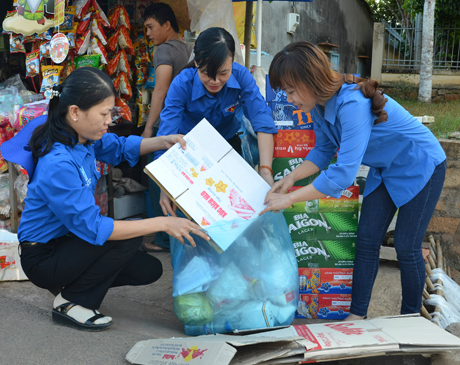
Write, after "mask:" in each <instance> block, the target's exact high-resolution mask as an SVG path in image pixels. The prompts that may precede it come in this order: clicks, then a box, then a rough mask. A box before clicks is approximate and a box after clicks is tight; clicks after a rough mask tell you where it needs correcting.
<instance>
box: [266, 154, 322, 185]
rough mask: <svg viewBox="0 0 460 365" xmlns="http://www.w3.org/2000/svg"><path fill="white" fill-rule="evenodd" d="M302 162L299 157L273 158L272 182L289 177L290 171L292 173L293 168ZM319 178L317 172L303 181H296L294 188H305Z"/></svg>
mask: <svg viewBox="0 0 460 365" xmlns="http://www.w3.org/2000/svg"><path fill="white" fill-rule="evenodd" d="M303 161H304V159H303V158H301V157H295V158H274V159H273V165H272V169H273V180H275V182H277V181H278V180H281V179H282V178H283V177H286V176H287V175H289V174H290V173H291V172H292V171H294V169H295V168H297V167H298V166H300V165H301V164H302V162H303ZM318 176H319V172H318V173H316V174H314V175H311V176H309V177H307V178H305V179H302V180H299V181H296V183H295V184H294V186H301V187H303V186H306V185H309V184H311V183H312V182H313V181H314V180H315V179H316V178H317V177H318Z"/></svg>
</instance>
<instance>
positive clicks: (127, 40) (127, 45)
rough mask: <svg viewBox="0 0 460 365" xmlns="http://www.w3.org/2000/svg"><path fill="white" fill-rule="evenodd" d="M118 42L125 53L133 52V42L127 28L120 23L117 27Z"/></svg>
mask: <svg viewBox="0 0 460 365" xmlns="http://www.w3.org/2000/svg"><path fill="white" fill-rule="evenodd" d="M118 32H119V35H118V44H119V45H120V48H121V49H124V50H125V51H126V52H127V53H129V54H131V55H133V54H134V47H133V42H132V41H131V37H130V36H129V31H128V29H127V28H126V27H125V26H124V25H122V26H121V27H120V28H118Z"/></svg>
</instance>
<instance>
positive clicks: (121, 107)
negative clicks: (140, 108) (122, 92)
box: [115, 98, 132, 122]
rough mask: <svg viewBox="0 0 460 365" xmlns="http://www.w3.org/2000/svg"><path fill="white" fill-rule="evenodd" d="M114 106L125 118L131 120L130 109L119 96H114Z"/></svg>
mask: <svg viewBox="0 0 460 365" xmlns="http://www.w3.org/2000/svg"><path fill="white" fill-rule="evenodd" d="M115 107H116V110H117V113H118V114H119V115H120V116H121V117H122V118H123V119H125V120H127V121H129V122H131V121H132V116H131V109H129V106H128V103H126V101H124V100H123V99H121V98H115Z"/></svg>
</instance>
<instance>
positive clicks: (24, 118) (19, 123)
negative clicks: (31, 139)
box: [14, 103, 47, 131]
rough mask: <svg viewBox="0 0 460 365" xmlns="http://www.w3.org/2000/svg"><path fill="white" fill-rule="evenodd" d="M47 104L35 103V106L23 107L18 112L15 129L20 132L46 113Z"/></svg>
mask: <svg viewBox="0 0 460 365" xmlns="http://www.w3.org/2000/svg"><path fill="white" fill-rule="evenodd" d="M46 109H47V103H39V104H36V103H34V104H33V105H27V106H22V107H20V108H19V109H18V111H17V112H16V120H15V121H14V129H15V130H17V131H20V130H21V129H22V128H23V127H24V126H25V125H26V124H27V123H29V122H30V121H31V120H32V119H34V118H37V117H39V116H41V115H43V114H45V113H46Z"/></svg>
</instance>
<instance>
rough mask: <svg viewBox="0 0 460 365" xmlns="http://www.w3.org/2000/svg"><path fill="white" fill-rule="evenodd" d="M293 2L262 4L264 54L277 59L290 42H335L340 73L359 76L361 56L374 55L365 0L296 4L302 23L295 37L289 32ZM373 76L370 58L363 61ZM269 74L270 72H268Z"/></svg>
mask: <svg viewBox="0 0 460 365" xmlns="http://www.w3.org/2000/svg"><path fill="white" fill-rule="evenodd" d="M292 4H293V3H292V2H287V1H286V2H285V1H273V2H271V3H270V2H268V1H267V2H265V1H264V3H263V12H262V22H263V23H262V51H265V52H268V53H269V54H270V55H272V56H274V55H275V54H276V53H278V52H279V51H281V50H282V49H283V47H285V46H286V45H288V44H289V43H291V42H295V41H300V40H307V41H310V42H312V43H314V44H317V43H332V44H334V45H338V46H339V47H340V48H335V49H334V50H336V51H337V53H338V54H339V55H340V65H339V71H340V72H346V73H357V71H358V56H368V57H371V56H372V33H373V20H372V17H371V14H370V10H369V8H368V6H367V4H366V3H365V1H364V0H328V1H322V0H313V2H311V3H305V2H296V3H295V12H296V13H297V14H299V15H300V24H299V26H298V27H297V29H296V32H295V33H294V35H293V36H291V35H290V34H288V33H287V14H288V13H290V12H292ZM364 65H365V75H363V76H370V71H371V70H370V67H371V62H370V59H367V60H366V61H365V62H364ZM267 71H268V70H267Z"/></svg>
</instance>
